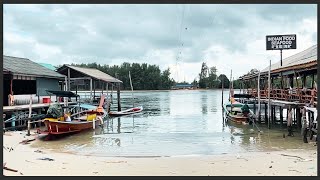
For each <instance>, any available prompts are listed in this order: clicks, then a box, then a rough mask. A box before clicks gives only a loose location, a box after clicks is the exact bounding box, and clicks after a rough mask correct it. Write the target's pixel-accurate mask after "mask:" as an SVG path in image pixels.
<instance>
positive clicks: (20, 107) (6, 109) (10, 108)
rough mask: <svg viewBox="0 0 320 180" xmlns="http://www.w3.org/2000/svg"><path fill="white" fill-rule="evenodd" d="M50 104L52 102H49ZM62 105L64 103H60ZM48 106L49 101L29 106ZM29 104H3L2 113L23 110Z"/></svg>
mask: <svg viewBox="0 0 320 180" xmlns="http://www.w3.org/2000/svg"><path fill="white" fill-rule="evenodd" d="M51 104H52V103H51ZM60 104H61V105H63V104H64V103H63V102H62V103H60ZM68 104H70V105H72V104H75V103H73V102H68ZM49 106H50V103H40V104H32V105H31V108H32V109H33V110H34V109H42V108H48V107H49ZM29 107H30V105H29V104H25V105H16V106H4V107H3V113H8V112H14V111H24V110H29Z"/></svg>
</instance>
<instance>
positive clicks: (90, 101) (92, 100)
mask: <svg viewBox="0 0 320 180" xmlns="http://www.w3.org/2000/svg"><path fill="white" fill-rule="evenodd" d="M92 101H93V99H92V78H90V102H91V103H92Z"/></svg>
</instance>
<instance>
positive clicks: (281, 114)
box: [279, 106, 283, 127]
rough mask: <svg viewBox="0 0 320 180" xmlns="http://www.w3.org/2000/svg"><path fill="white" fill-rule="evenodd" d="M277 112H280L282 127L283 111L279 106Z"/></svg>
mask: <svg viewBox="0 0 320 180" xmlns="http://www.w3.org/2000/svg"><path fill="white" fill-rule="evenodd" d="M279 110H280V125H281V127H282V126H283V109H282V107H281V106H280V107H279Z"/></svg>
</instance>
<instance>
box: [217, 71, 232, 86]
mask: <svg viewBox="0 0 320 180" xmlns="http://www.w3.org/2000/svg"><path fill="white" fill-rule="evenodd" d="M218 79H219V81H220V83H219V88H222V82H223V88H229V85H230V81H229V79H228V78H227V76H226V75H224V74H220V75H219V77H218Z"/></svg>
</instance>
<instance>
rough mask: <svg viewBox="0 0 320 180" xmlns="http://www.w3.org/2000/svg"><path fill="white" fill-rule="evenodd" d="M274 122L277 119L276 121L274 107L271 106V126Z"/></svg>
mask: <svg viewBox="0 0 320 180" xmlns="http://www.w3.org/2000/svg"><path fill="white" fill-rule="evenodd" d="M274 121H275V119H274V106H273V105H271V124H273V123H274Z"/></svg>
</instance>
